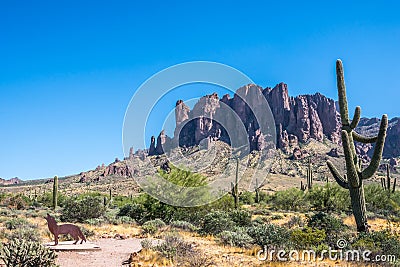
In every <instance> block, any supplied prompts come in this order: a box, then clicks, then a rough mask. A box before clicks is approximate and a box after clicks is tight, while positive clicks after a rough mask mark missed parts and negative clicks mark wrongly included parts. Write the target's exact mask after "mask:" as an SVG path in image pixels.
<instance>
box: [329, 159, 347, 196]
mask: <svg viewBox="0 0 400 267" xmlns="http://www.w3.org/2000/svg"><path fill="white" fill-rule="evenodd" d="M327 163H328V168H329V170H330V171H331V173H332V176H333V178H335V180H336V182H337V183H338V184H339V185H340V186H341V187H343V188H344V189H349V184H348V183H347V181H346V179H345V178H344V177H342V176H341V175H340V173H339V171H338V169H337V168H336V167H335V165H333V163H332V162H331V161H330V160H328V161H327Z"/></svg>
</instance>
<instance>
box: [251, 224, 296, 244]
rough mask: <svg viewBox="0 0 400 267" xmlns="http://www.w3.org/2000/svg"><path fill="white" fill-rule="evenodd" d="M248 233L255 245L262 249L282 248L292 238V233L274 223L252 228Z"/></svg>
mask: <svg viewBox="0 0 400 267" xmlns="http://www.w3.org/2000/svg"><path fill="white" fill-rule="evenodd" d="M247 233H248V234H249V236H250V237H252V238H253V240H254V243H255V244H257V245H259V246H260V247H261V248H262V249H264V247H267V248H271V247H273V248H280V247H282V246H284V245H285V244H286V243H287V241H288V240H289V237H290V233H289V231H288V230H287V229H286V228H284V227H281V226H278V225H274V224H272V223H270V224H262V225H258V226H252V227H250V228H248V231H247Z"/></svg>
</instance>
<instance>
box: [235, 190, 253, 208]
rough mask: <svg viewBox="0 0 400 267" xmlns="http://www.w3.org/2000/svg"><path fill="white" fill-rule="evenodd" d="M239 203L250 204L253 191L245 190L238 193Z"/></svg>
mask: <svg viewBox="0 0 400 267" xmlns="http://www.w3.org/2000/svg"><path fill="white" fill-rule="evenodd" d="M239 201H240V203H242V204H246V205H252V204H254V201H255V194H254V193H253V192H249V191H245V192H243V193H242V194H241V195H240V198H239Z"/></svg>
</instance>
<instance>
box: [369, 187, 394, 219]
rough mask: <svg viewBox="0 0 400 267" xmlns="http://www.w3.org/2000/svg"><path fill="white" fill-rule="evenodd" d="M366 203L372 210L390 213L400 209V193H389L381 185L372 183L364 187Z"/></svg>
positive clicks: (384, 213)
mask: <svg viewBox="0 0 400 267" xmlns="http://www.w3.org/2000/svg"><path fill="white" fill-rule="evenodd" d="M364 195H365V202H366V203H365V204H366V206H367V210H368V211H370V212H374V213H378V214H382V215H388V214H392V213H394V212H398V211H399V207H400V203H399V201H400V198H398V196H399V193H398V192H396V193H395V194H390V195H389V194H388V192H387V191H385V190H384V189H383V188H382V187H381V186H380V185H377V184H370V185H367V186H365V187H364Z"/></svg>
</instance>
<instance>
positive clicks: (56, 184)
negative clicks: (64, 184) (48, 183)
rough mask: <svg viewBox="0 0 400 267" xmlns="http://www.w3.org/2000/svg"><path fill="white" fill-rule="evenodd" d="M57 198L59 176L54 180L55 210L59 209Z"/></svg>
mask: <svg viewBox="0 0 400 267" xmlns="http://www.w3.org/2000/svg"><path fill="white" fill-rule="evenodd" d="M57 197H58V176H54V179H53V209H56V208H57Z"/></svg>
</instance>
